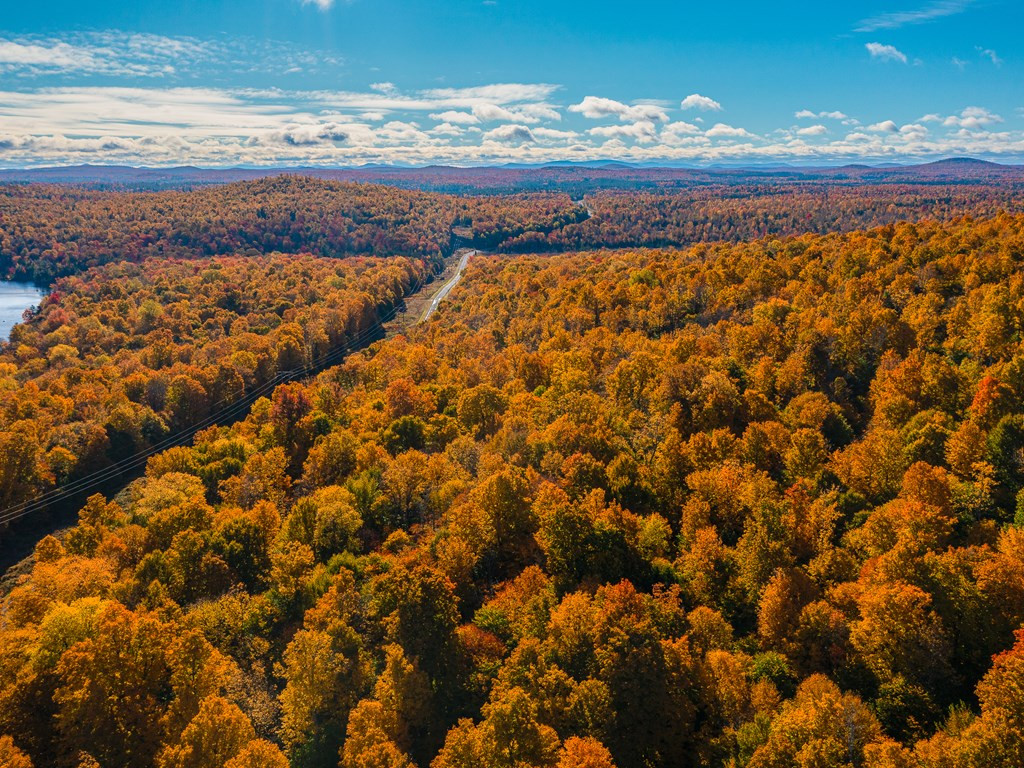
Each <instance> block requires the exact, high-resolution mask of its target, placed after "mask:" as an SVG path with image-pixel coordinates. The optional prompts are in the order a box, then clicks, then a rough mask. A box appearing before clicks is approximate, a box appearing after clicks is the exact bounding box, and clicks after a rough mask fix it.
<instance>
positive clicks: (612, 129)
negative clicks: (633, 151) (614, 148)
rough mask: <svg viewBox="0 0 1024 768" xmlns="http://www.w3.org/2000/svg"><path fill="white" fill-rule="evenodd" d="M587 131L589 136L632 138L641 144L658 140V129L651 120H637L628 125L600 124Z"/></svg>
mask: <svg viewBox="0 0 1024 768" xmlns="http://www.w3.org/2000/svg"><path fill="white" fill-rule="evenodd" d="M588 133H589V134H590V135H591V136H600V137H603V138H606V139H632V140H633V141H636V142H639V143H641V144H649V143H652V142H654V141H657V140H658V130H657V128H655V126H654V122H653V121H651V120H638V121H637V122H635V123H631V124H629V125H600V126H598V127H596V128H591V129H590V130H589V131H588Z"/></svg>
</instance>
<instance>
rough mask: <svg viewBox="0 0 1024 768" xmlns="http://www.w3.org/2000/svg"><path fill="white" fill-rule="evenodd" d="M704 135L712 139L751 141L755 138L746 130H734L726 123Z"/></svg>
mask: <svg viewBox="0 0 1024 768" xmlns="http://www.w3.org/2000/svg"><path fill="white" fill-rule="evenodd" d="M704 135H705V136H707V137H708V138H712V139H750V138H753V137H754V134H752V133H751V132H750V131H748V130H746V129H744V128H734V127H733V126H731V125H726V124H725V123H716V124H715V125H714V126H713V127H712V128H710V129H708V130H707V131H705V132H704Z"/></svg>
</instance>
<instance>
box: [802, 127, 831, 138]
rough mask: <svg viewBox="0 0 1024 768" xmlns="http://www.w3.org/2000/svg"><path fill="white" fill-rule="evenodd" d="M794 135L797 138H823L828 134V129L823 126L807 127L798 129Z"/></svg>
mask: <svg viewBox="0 0 1024 768" xmlns="http://www.w3.org/2000/svg"><path fill="white" fill-rule="evenodd" d="M796 133H797V135H798V136H824V135H825V134H826V133H828V128H826V127H825V126H824V125H809V126H807V127H806V128H801V129H799V130H798V131H797V132H796Z"/></svg>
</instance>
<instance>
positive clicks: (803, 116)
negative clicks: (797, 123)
mask: <svg viewBox="0 0 1024 768" xmlns="http://www.w3.org/2000/svg"><path fill="white" fill-rule="evenodd" d="M796 118H797V119H798V120H846V119H848V118H847V116H846V115H845V114H843V113H842V112H839V111H832V112H812V111H811V110H809V109H801V110H800V111H799V112H797V113H796Z"/></svg>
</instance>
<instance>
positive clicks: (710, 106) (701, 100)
mask: <svg viewBox="0 0 1024 768" xmlns="http://www.w3.org/2000/svg"><path fill="white" fill-rule="evenodd" d="M679 108H680V109H700V110H703V111H704V112H708V111H710V112H721V111H722V105H721V104H719V103H718V102H717V101H715V100H714V99H710V98H708V97H707V96H701V95H700V94H699V93H691V94H690V95H689V96H687V97H686V98H685V99H683V101H682V103H681V104H680V105H679Z"/></svg>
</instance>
